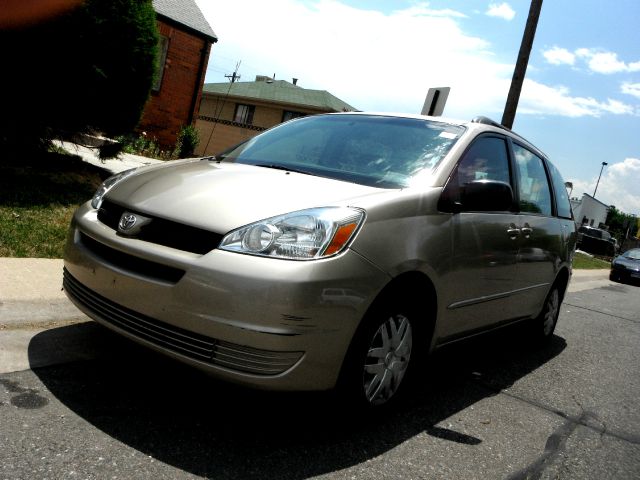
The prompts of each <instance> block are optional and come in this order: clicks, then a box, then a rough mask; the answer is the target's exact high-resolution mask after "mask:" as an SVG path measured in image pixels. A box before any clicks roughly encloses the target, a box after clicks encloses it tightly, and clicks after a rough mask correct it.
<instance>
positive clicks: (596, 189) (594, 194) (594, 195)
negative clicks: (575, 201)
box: [593, 162, 609, 198]
mask: <svg viewBox="0 0 640 480" xmlns="http://www.w3.org/2000/svg"><path fill="white" fill-rule="evenodd" d="M605 165H609V164H608V163H607V162H602V167H600V175H598V181H597V182H596V188H595V190H594V191H593V198H596V192H597V191H598V185H599V184H600V177H601V176H602V170H604V166H605Z"/></svg>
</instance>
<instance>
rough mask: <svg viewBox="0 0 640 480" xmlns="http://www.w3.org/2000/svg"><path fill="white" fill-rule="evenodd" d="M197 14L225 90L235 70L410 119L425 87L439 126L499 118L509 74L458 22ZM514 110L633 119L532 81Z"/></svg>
mask: <svg viewBox="0 0 640 480" xmlns="http://www.w3.org/2000/svg"><path fill="white" fill-rule="evenodd" d="M198 4H199V6H200V8H201V9H202V11H203V13H204V14H205V16H206V18H208V19H209V22H210V23H211V25H212V27H213V28H214V30H215V32H216V33H217V35H218V36H219V39H220V40H219V42H218V43H216V44H215V45H214V46H213V48H212V50H211V57H210V60H209V72H211V73H213V72H215V73H217V74H218V78H216V79H215V80H212V79H210V78H207V81H225V79H224V77H222V75H221V74H222V73H227V74H228V73H231V72H232V71H233V69H234V67H235V64H236V62H237V61H239V60H241V61H242V64H241V67H240V71H239V73H240V74H241V75H242V81H251V80H253V79H254V78H255V75H272V74H273V73H276V76H277V78H279V79H288V80H290V79H291V78H292V77H296V78H299V79H300V80H299V82H298V85H300V86H302V87H305V88H311V89H320V90H327V91H329V92H331V93H332V94H334V95H336V96H337V97H339V98H341V99H343V100H344V101H346V102H348V103H349V104H351V105H353V106H354V107H356V108H359V109H362V110H377V111H397V112H409V113H410V112H415V113H418V112H420V109H421V108H422V105H423V103H424V98H425V95H426V93H427V90H428V89H429V88H430V87H441V86H449V87H451V94H450V95H449V99H448V101H447V106H446V109H445V115H446V116H449V117H455V118H462V119H469V118H473V117H474V116H476V115H490V116H493V117H496V118H498V117H499V116H500V115H501V114H502V110H503V108H504V104H505V100H506V97H507V93H508V91H509V85H510V82H511V77H512V75H513V64H505V63H499V62H497V61H496V59H495V55H493V53H492V52H491V45H490V44H489V43H488V42H487V41H486V40H484V39H482V38H479V37H475V36H472V35H469V34H467V33H465V32H464V31H463V30H462V28H461V25H460V23H459V19H460V18H462V17H463V16H464V14H462V13H460V12H457V11H453V10H433V9H431V8H429V6H428V4H426V3H420V4H416V5H414V6H412V7H411V8H407V9H403V10H397V11H394V12H391V13H388V14H385V13H382V12H379V11H375V10H365V9H358V8H354V7H350V6H347V5H345V4H343V3H341V2H340V1H339V0H315V1H307V2H300V1H299V0H279V1H278V2H264V1H260V0H235V1H233V2H210V1H207V0H198ZM247 11H251V12H252V14H251V15H246V12H247ZM240 18H241V19H242V28H239V27H238V19H240ZM265 19H269V21H265ZM585 52H587V53H588V52H589V51H587V50H586V49H585ZM576 55H577V53H576ZM532 71H533V70H532ZM520 106H521V107H520V108H519V113H523V114H526V113H534V114H538V115H561V116H568V117H581V116H592V117H597V116H601V115H604V114H612V113H615V114H623V113H629V112H630V111H631V107H629V106H627V105H625V104H623V103H621V102H617V101H613V100H606V101H605V100H599V99H595V98H590V97H574V96H572V95H571V92H570V91H569V90H568V89H567V88H565V87H551V86H547V85H543V84H541V83H539V82H535V81H533V80H527V81H526V82H525V88H524V90H523V94H522V99H521V102H520Z"/></svg>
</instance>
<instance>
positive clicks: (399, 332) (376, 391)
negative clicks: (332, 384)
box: [362, 313, 413, 405]
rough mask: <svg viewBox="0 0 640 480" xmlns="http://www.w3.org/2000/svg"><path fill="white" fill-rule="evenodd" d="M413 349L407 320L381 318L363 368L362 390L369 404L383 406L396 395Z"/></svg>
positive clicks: (400, 316) (370, 342) (404, 318)
mask: <svg viewBox="0 0 640 480" xmlns="http://www.w3.org/2000/svg"><path fill="white" fill-rule="evenodd" d="M379 323H380V322H379ZM412 349H413V328H412V326H411V321H410V320H409V318H407V317H406V316H405V315H403V314H401V313H396V314H391V315H389V316H388V317H387V318H386V320H384V319H383V320H382V322H381V323H380V325H379V326H378V328H377V330H376V331H375V332H374V333H373V335H372V336H371V337H370V340H369V346H368V349H367V354H366V358H365V361H364V365H363V366H362V369H363V372H362V389H363V391H364V395H365V398H366V400H367V401H368V402H369V403H370V404H371V405H382V404H384V403H386V402H388V401H389V400H391V398H392V397H393V396H394V395H395V394H396V393H397V392H398V390H399V389H400V386H401V385H402V381H403V380H404V377H405V374H406V373H407V369H408V368H409V363H410V362H411V351H412Z"/></svg>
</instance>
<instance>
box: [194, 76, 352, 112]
mask: <svg viewBox="0 0 640 480" xmlns="http://www.w3.org/2000/svg"><path fill="white" fill-rule="evenodd" d="M202 93H204V94H207V93H209V94H213V95H227V94H228V95H229V96H231V97H240V98H247V99H254V100H261V101H267V102H275V103H286V104H290V105H299V106H304V107H311V108H318V109H321V110H327V111H333V112H342V111H345V110H347V111H354V110H356V108H354V107H352V106H351V105H349V104H348V103H346V102H343V101H342V100H340V99H339V98H338V97H336V96H334V95H332V94H330V93H329V92H327V91H326V90H310V89H308V88H302V87H299V86H297V85H293V84H292V83H289V82H287V81H285V80H270V79H269V80H266V81H263V80H258V81H255V82H234V83H231V84H230V83H228V82H225V83H205V84H204V88H203V89H202Z"/></svg>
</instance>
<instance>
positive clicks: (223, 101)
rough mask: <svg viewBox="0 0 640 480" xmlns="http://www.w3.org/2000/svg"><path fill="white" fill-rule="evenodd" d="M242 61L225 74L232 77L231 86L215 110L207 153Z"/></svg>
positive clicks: (206, 146)
mask: <svg viewBox="0 0 640 480" xmlns="http://www.w3.org/2000/svg"><path fill="white" fill-rule="evenodd" d="M241 63H242V60H238V63H236V68H235V70H234V71H233V73H232V74H229V75H225V77H227V78H230V79H231V82H229V88H227V93H226V94H225V96H224V98H223V99H222V105H220V109H219V110H218V111H214V117H213V119H214V122H213V127H211V133H210V134H209V138H208V139H207V144H206V145H205V147H204V153H205V154H206V153H207V148H209V143H210V142H211V138H212V137H213V132H214V131H215V130H216V125H217V124H218V119H219V118H220V114H222V109H223V108H224V104H225V103H226V102H227V98H228V97H229V92H231V87H232V86H233V84H234V83H235V81H236V80H237V79H239V78H240V75H238V70H239V69H240V64H241Z"/></svg>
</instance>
